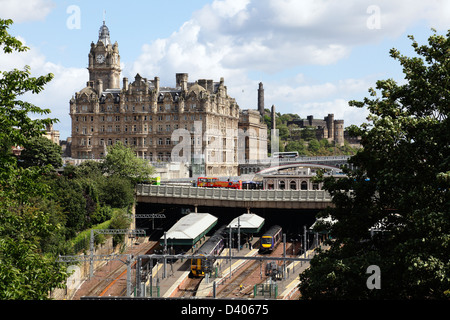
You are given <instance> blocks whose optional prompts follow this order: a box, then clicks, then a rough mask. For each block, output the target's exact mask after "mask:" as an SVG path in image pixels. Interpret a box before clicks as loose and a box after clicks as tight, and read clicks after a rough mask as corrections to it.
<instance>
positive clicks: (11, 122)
mask: <svg viewBox="0 0 450 320" xmlns="http://www.w3.org/2000/svg"><path fill="white" fill-rule="evenodd" d="M11 24H12V20H2V19H0V47H2V49H3V52H4V53H5V54H10V53H12V52H22V51H25V50H27V49H28V48H27V47H25V46H23V45H22V43H21V42H20V41H19V40H17V39H15V38H14V37H12V36H11V35H9V34H8V31H7V30H8V28H9V26H10V25H11ZM52 78H53V75H52V74H48V75H46V76H41V77H38V78H34V77H30V68H29V67H28V66H26V67H25V70H24V71H20V70H17V69H14V70H13V71H1V76H0V261H1V263H0V275H1V276H0V299H46V298H47V296H48V293H49V291H50V290H52V289H54V288H57V287H63V280H65V279H66V278H67V273H66V272H65V268H64V267H63V266H62V265H61V264H59V263H57V262H56V261H55V257H53V256H51V255H44V254H42V252H41V248H40V242H41V240H42V239H45V237H46V236H49V235H51V234H52V233H53V232H55V230H57V228H59V225H54V224H52V223H51V221H52V219H51V218H52V213H51V212H50V210H48V208H46V207H45V206H44V205H43V202H42V201H43V200H44V199H48V198H49V196H50V190H49V188H48V186H47V185H45V184H43V183H42V181H41V179H40V177H41V176H42V174H43V173H44V172H43V171H42V170H41V168H38V167H30V168H19V167H17V159H16V158H15V156H13V155H12V154H11V152H10V150H11V146H23V145H25V143H26V142H27V141H28V140H29V139H30V138H32V137H37V136H40V135H42V130H43V129H44V128H45V126H46V125H49V124H52V123H54V122H55V121H56V119H49V118H42V119H36V120H33V119H32V118H31V117H30V114H31V115H34V116H36V115H37V116H45V115H46V114H48V113H49V112H50V111H49V110H48V109H41V108H39V107H37V106H35V105H33V104H31V103H28V102H25V101H22V100H18V99H17V98H18V97H19V96H21V95H24V94H25V93H27V92H31V93H36V94H37V93H39V92H41V91H42V90H43V88H44V85H45V84H46V83H48V82H49V81H50V80H51V79H52Z"/></svg>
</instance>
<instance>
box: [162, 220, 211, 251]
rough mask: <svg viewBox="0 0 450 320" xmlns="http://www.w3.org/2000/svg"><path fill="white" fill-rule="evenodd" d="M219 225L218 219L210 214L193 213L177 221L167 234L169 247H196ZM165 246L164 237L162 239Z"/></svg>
mask: <svg viewBox="0 0 450 320" xmlns="http://www.w3.org/2000/svg"><path fill="white" fill-rule="evenodd" d="M216 224H217V218H216V217H214V216H213V215H211V214H209V213H191V214H188V215H186V216H184V217H182V218H181V219H180V220H178V221H177V223H175V224H174V225H173V226H172V227H171V228H170V229H169V231H167V232H166V239H167V244H168V245H194V244H195V243H197V241H198V240H200V239H201V238H202V237H203V236H204V235H206V234H207V233H208V232H209V231H210V230H211V229H212V228H213V227H214V226H215V225H216ZM160 243H161V245H164V236H162V237H161V239H160Z"/></svg>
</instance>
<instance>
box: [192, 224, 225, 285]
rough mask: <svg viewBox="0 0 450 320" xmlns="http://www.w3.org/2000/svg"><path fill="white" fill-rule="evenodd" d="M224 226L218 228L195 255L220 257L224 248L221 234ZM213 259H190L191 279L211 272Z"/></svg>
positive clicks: (223, 239)
mask: <svg viewBox="0 0 450 320" xmlns="http://www.w3.org/2000/svg"><path fill="white" fill-rule="evenodd" d="M225 228H226V226H225V225H224V226H222V227H220V228H219V229H218V230H217V231H216V232H214V234H213V235H212V236H211V237H210V238H209V239H208V240H207V241H206V242H205V243H204V244H203V245H202V246H201V247H200V248H199V249H198V250H197V252H196V254H197V255H201V256H209V255H220V254H221V253H222V251H223V248H224V246H225V238H224V236H223V233H224V231H225ZM214 262H215V260H214V259H208V260H207V259H201V258H198V259H191V272H190V275H191V276H192V277H203V276H204V275H205V274H207V273H208V272H211V271H212V266H213V264H214Z"/></svg>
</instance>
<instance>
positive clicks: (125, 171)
mask: <svg viewBox="0 0 450 320" xmlns="http://www.w3.org/2000/svg"><path fill="white" fill-rule="evenodd" d="M102 167H103V171H104V172H105V173H106V174H108V175H117V176H119V177H122V178H126V179H129V180H130V181H131V182H132V183H133V185H134V183H137V182H139V181H143V180H146V179H148V178H149V177H150V176H151V175H152V174H153V172H154V171H153V170H154V169H153V167H152V166H151V165H150V163H149V162H148V161H147V160H144V159H141V158H138V157H136V155H135V154H134V152H133V150H132V149H130V148H128V147H127V146H125V145H123V144H122V143H120V142H118V143H116V144H115V145H113V146H110V147H109V148H108V153H107V155H106V157H105V161H104V162H103V164H102Z"/></svg>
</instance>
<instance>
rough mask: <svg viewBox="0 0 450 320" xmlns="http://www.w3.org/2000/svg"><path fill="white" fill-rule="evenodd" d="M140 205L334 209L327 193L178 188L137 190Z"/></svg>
mask: <svg viewBox="0 0 450 320" xmlns="http://www.w3.org/2000/svg"><path fill="white" fill-rule="evenodd" d="M136 195H137V202H140V203H159V204H179V205H189V206H195V207H197V206H205V207H233V208H247V209H248V210H250V209H251V208H275V209H276V208H278V209H324V208H326V207H329V206H331V205H332V203H331V195H330V194H329V193H328V192H327V191H325V190H236V189H226V188H198V187H188V186H176V185H162V186H154V185H147V184H139V185H137V186H136Z"/></svg>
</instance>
